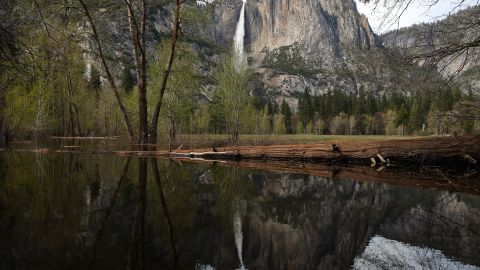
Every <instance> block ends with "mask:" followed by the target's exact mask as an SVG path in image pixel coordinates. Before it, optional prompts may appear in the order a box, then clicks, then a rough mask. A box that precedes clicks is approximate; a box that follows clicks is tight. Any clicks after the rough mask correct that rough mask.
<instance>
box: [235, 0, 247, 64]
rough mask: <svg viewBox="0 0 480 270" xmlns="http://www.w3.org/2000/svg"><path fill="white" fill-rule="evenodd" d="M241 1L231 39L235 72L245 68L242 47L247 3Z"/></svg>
mask: <svg viewBox="0 0 480 270" xmlns="http://www.w3.org/2000/svg"><path fill="white" fill-rule="evenodd" d="M242 1H243V4H242V9H241V10H240V17H239V18H238V23H237V28H236V29H235V37H234V39H233V49H234V61H235V63H234V64H235V68H236V70H237V72H239V71H242V70H244V69H245V68H246V67H247V57H246V55H245V49H244V45H243V43H244V41H245V4H246V3H247V0H242Z"/></svg>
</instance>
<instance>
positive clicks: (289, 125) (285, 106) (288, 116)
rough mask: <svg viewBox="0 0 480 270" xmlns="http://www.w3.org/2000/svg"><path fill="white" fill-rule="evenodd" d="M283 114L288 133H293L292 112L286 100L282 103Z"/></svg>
mask: <svg viewBox="0 0 480 270" xmlns="http://www.w3.org/2000/svg"><path fill="white" fill-rule="evenodd" d="M281 113H282V115H283V116H284V119H285V128H286V129H287V133H292V110H291V109H290V106H289V105H288V103H287V102H285V100H283V101H282V105H281Z"/></svg>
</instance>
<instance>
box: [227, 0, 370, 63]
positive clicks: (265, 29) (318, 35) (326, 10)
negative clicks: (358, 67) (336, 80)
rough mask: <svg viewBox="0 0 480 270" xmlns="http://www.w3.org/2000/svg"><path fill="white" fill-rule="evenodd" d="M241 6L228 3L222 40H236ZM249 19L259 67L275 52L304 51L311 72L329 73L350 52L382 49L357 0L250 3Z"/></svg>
mask: <svg viewBox="0 0 480 270" xmlns="http://www.w3.org/2000/svg"><path fill="white" fill-rule="evenodd" d="M241 4H242V1H240V0H238V1H237V0H225V1H223V2H222V5H221V7H220V9H219V11H218V12H219V26H218V28H217V29H218V30H219V31H218V34H219V35H218V36H220V37H219V38H218V39H217V40H219V41H223V42H224V41H225V40H231V39H232V38H233V34H234V29H235V23H236V21H237V20H238V16H239V12H240V7H241ZM246 16H247V23H246V24H247V25H246V28H247V37H246V43H247V44H248V46H249V47H250V52H251V53H253V54H254V55H255V59H256V60H258V61H261V60H263V57H264V55H265V53H267V52H269V51H274V50H277V49H279V48H281V47H285V46H287V47H288V46H298V47H299V49H300V50H301V52H300V55H299V56H301V57H302V58H304V59H305V61H306V62H308V64H309V65H310V66H312V67H313V66H315V67H317V68H320V67H328V66H331V65H332V64H334V61H335V60H338V59H339V58H341V57H342V56H344V55H345V54H346V52H345V50H347V49H348V50H351V49H356V48H359V49H360V48H363V49H368V48H370V47H371V46H375V45H376V44H377V42H376V37H375V35H374V34H373V32H372V30H371V29H370V26H369V24H368V21H367V20H366V18H365V17H364V16H363V15H360V14H359V13H358V12H357V9H356V6H355V3H354V2H353V1H351V0H349V1H344V0H327V1H320V0H300V1H291V0H278V1H270V0H249V1H247V6H246Z"/></svg>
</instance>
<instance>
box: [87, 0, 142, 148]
mask: <svg viewBox="0 0 480 270" xmlns="http://www.w3.org/2000/svg"><path fill="white" fill-rule="evenodd" d="M78 1H79V2H80V4H81V6H82V9H83V12H84V13H85V16H86V17H87V19H88V22H89V23H90V26H91V27H92V32H93V33H92V34H93V39H94V41H95V44H96V45H97V50H98V54H99V56H100V60H101V63H102V66H103V69H104V71H105V74H106V76H107V80H108V82H109V84H110V88H111V89H112V91H113V94H114V96H115V99H116V101H117V104H118V107H119V108H120V111H121V112H122V115H123V118H124V122H125V126H126V128H127V132H128V135H129V138H130V141H131V142H134V141H135V136H134V133H133V129H132V125H131V122H130V118H129V117H128V113H127V110H126V109H125V106H124V105H123V102H122V99H121V97H120V93H119V91H118V87H117V84H116V83H115V80H114V78H113V76H112V74H111V73H110V69H109V67H108V65H107V61H106V59H105V56H104V54H103V47H102V44H101V43H100V38H99V36H98V32H97V27H96V25H95V23H94V21H93V18H92V16H91V15H90V12H89V11H88V7H87V5H86V4H85V2H84V1H83V0H78Z"/></svg>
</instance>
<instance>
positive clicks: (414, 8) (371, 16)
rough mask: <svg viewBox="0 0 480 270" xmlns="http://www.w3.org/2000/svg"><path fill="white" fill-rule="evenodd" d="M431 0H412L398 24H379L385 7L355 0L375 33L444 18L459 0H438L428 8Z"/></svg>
mask: <svg viewBox="0 0 480 270" xmlns="http://www.w3.org/2000/svg"><path fill="white" fill-rule="evenodd" d="M387 1H391V0H387ZM431 1H432V0H414V1H413V3H412V4H411V5H410V7H409V8H408V9H407V10H405V12H404V13H403V15H402V16H401V18H400V21H399V24H397V23H396V22H395V23H394V24H393V25H392V22H387V23H385V24H384V25H381V23H382V20H383V18H384V17H385V9H382V8H381V7H378V8H377V9H376V10H373V9H374V5H373V4H363V3H360V2H359V1H358V0H355V2H356V3H357V8H358V11H359V12H360V13H363V14H365V15H366V16H367V18H368V21H369V22H370V25H371V26H372V29H373V31H374V32H375V33H377V34H380V33H382V32H386V31H389V30H393V29H396V28H397V27H405V26H410V25H412V24H416V23H417V24H418V23H422V22H432V21H436V20H439V19H442V18H445V16H447V15H448V14H449V13H450V12H452V11H458V10H459V9H458V8H457V6H458V3H459V1H460V0H440V1H439V2H438V4H436V5H434V6H433V7H431V8H429V6H428V3H429V2H431ZM478 3H479V0H466V1H465V3H463V4H462V6H461V8H465V7H467V6H473V5H476V4H478Z"/></svg>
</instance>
